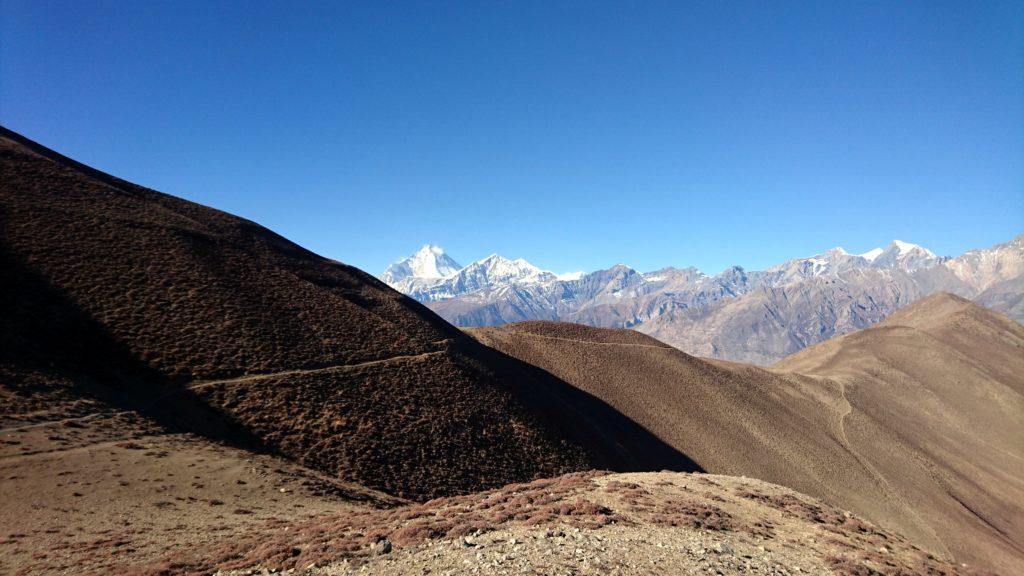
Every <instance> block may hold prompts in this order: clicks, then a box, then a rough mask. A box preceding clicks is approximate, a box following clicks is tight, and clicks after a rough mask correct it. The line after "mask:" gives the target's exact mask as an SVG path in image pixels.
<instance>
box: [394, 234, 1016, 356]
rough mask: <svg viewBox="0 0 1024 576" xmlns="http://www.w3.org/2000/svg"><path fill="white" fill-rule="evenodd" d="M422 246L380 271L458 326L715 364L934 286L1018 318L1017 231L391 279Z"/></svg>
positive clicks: (793, 344)
mask: <svg viewBox="0 0 1024 576" xmlns="http://www.w3.org/2000/svg"><path fill="white" fill-rule="evenodd" d="M426 249H427V248H426V247H425V248H424V250H426ZM433 250H435V251H436V252H432V254H434V255H435V256H438V257H444V258H445V259H447V260H446V261H450V262H454V261H452V260H451V259H450V258H448V256H447V255H445V254H444V253H443V251H441V250H440V249H437V248H433ZM422 253H423V250H421V251H420V253H417V255H414V256H413V257H411V258H409V259H407V260H404V261H402V262H399V263H397V264H394V265H392V266H391V267H390V268H389V269H388V272H385V275H384V276H383V277H382V278H383V279H384V280H385V281H386V282H388V283H389V284H390V285H391V286H393V287H394V288H396V289H398V290H400V291H402V292H404V293H406V294H408V295H410V296H412V297H414V298H416V299H417V300H419V301H421V302H424V303H426V304H427V305H428V307H430V308H432V309H433V310H434V311H435V312H437V313H438V314H440V315H441V316H442V317H444V318H445V319H446V320H448V321H450V322H452V323H453V324H456V325H458V326H467V327H473V326H493V325H501V324H507V323H510V322H520V321H525V320H560V321H567V322H578V323H582V324H587V325H591V326H597V327H609V328H632V329H635V330H638V331H640V332H643V333H645V334H650V335H652V336H654V337H656V338H658V339H660V340H662V341H664V342H667V343H669V344H672V345H673V346H676V347H678V348H680V349H682V350H684V351H686V352H689V353H692V354H697V355H700V356H706V357H711V358H720V359H725V360H734V361H743V362H755V363H761V364H768V363H771V362H774V361H776V360H779V359H781V358H783V357H785V356H787V355H789V354H792V353H793V352H796V351H798V350H800V349H802V348H804V347H806V346H809V345H811V344H815V343H818V342H822V341H824V340H827V339H829V338H831V337H833V336H836V335H841V334H846V333H848V332H851V331H853V330H858V329H861V328H865V327H867V326H871V325H872V324H874V323H876V322H878V321H880V320H881V319H883V318H885V317H886V316H888V315H889V314H891V313H892V312H894V311H896V310H898V309H899V308H901V307H902V306H905V305H906V304H909V303H910V302H913V301H914V300H917V299H918V298H921V297H923V296H927V295H929V294H933V293H935V292H938V291H946V292H951V293H954V294H957V295H960V296H963V297H965V298H970V299H973V300H975V301H976V302H978V303H980V304H983V305H985V306H988V307H990V308H992V309H994V310H997V311H1000V312H1003V313H1006V314H1007V315H1009V316H1010V317H1011V318H1014V319H1016V320H1018V321H1024V235H1021V236H1018V237H1017V238H1015V239H1013V240H1012V241H1010V242H1007V243H1005V244H999V245H997V246H993V247H991V248H988V249H984V250H971V251H970V252H967V253H965V254H963V255H961V256H958V257H956V258H950V257H944V256H936V255H935V254H934V253H932V252H931V251H929V250H928V249H926V248H923V247H921V246H918V245H916V244H910V243H907V242H902V241H900V240H895V241H893V242H892V243H891V244H889V245H888V246H887V247H885V248H876V249H874V250H871V251H869V252H866V253H864V254H849V253H847V252H846V251H845V250H843V249H842V248H833V249H832V250H829V251H827V252H825V253H823V254H818V255H815V256H811V257H809V258H798V259H794V260H789V261H787V262H784V263H782V264H779V265H777V266H773V267H771V268H768V269H766V270H758V271H748V270H745V269H743V268H742V267H739V266H734V267H732V268H728V269H726V270H724V271H722V272H721V273H719V274H717V275H715V276H707V275H706V274H704V273H702V272H700V271H699V270H697V269H695V268H664V269H661V270H656V271H653V272H646V273H643V272H639V271H637V270H634V269H633V268H630V267H629V266H626V265H623V264H618V265H615V266H613V267H611V268H609V269H607V270H598V271H596V272H591V273H589V274H584V275H582V276H579V277H572V278H570V277H565V276H561V277H560V276H559V275H557V274H555V273H553V272H548V271H544V270H541V269H539V268H537V267H535V266H533V265H531V264H529V263H528V262H526V261H525V260H522V259H518V260H508V259H505V258H502V257H501V256H497V255H491V256H488V257H487V258H485V259H483V260H480V261H478V262H474V263H472V264H470V265H468V266H466V267H465V268H462V269H459V270H451V269H450V267H449V268H448V270H449V271H448V273H447V274H442V275H438V274H430V273H428V274H420V275H415V274H414V275H409V276H405V277H403V278H402V279H399V280H398V281H394V280H392V279H391V278H393V276H394V274H393V270H405V269H411V268H413V267H414V266H413V264H414V262H415V261H417V259H418V258H420V254H422ZM428 268H429V267H428ZM429 269H430V270H431V271H432V270H433V268H429ZM437 269H440V267H438V268H437Z"/></svg>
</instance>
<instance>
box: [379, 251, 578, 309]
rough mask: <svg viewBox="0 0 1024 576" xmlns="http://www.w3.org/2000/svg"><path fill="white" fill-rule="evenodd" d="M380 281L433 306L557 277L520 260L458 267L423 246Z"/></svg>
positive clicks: (486, 261)
mask: <svg viewBox="0 0 1024 576" xmlns="http://www.w3.org/2000/svg"><path fill="white" fill-rule="evenodd" d="M580 276H582V273H580ZM381 279H382V280H384V282H386V283H388V284H389V285H390V286H391V287H393V288H395V289H396V290H398V291H400V292H404V293H405V294H408V295H410V296H412V297H413V298H416V299H417V300H420V301H422V302H436V301H439V300H446V299H449V298H454V297H457V296H463V295H466V294H471V293H473V292H478V291H482V290H491V291H495V290H500V289H503V288H508V287H512V286H526V285H531V284H539V283H544V282H555V281H557V280H558V279H559V277H558V275H557V274H555V273H554V272H549V271H547V270H541V269H540V268H538V267H536V266H534V265H533V264H530V263H529V262H527V261H526V260H524V259H522V258H517V259H515V260H510V259H508V258H505V257H503V256H499V255H497V254H491V255H490V256H488V257H486V258H483V259H482V260H477V261H476V262H472V263H470V264H468V265H466V266H459V265H458V264H457V263H456V262H455V261H454V260H452V259H451V258H450V257H449V256H448V255H446V254H445V253H444V251H443V250H441V249H440V248H438V247H436V246H430V245H426V246H424V247H423V248H421V249H420V251H419V252H417V253H416V254H414V255H413V256H410V257H409V258H406V259H405V260H402V261H401V262H398V263H396V264H392V265H391V266H389V267H388V269H387V270H385V271H384V274H382V275H381Z"/></svg>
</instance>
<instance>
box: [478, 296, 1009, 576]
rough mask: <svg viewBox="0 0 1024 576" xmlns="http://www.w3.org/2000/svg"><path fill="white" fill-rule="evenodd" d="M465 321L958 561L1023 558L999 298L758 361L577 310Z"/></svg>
mask: <svg viewBox="0 0 1024 576" xmlns="http://www.w3.org/2000/svg"><path fill="white" fill-rule="evenodd" d="M472 333H473V334H474V335H475V336H476V337H477V338H478V339H480V341H481V342H484V343H486V344H488V345H490V346H493V347H495V348H497V349H499V350H502V351H504V352H506V353H507V354H510V355H512V356H515V357H517V358H520V359H522V360H525V361H527V362H530V363H533V364H536V365H537V366H540V367H542V368H544V369H545V370H548V371H550V372H551V373H553V374H555V375H557V376H559V377H560V378H562V379H564V380H565V381H567V382H570V383H572V384H573V385H575V386H578V387H580V388H581V389H583V390H586V391H588V392H590V393H591V394H593V395H595V396H597V397H598V398H601V399H602V400H605V401H606V402H608V403H609V404H611V405H613V406H615V407H616V408H618V409H619V410H620V411H622V412H623V413H624V414H626V415H627V416H629V417H630V418H633V419H634V420H635V421H637V422H638V423H640V424H642V425H643V426H644V427H646V428H647V429H648V430H650V431H652V432H653V433H654V434H655V435H657V436H658V437H660V438H662V439H663V440H665V441H666V442H668V443H669V444H671V445H672V446H674V447H676V448H677V449H679V450H681V451H683V452H685V453H686V454H688V455H689V456H690V457H691V458H693V459H694V460H695V461H696V462H697V464H699V465H700V466H701V467H703V468H704V469H706V470H708V471H709V472H714V473H720V474H731V475H746V476H752V477H756V478H761V479H764V480H767V481H770V482H774V483H778V484H782V485H785V486H789V487H791V488H794V489H797V490H799V491H801V492H804V493H807V494H811V495H814V496H818V497H820V498H822V499H824V500H825V501H827V502H830V503H832V504H835V505H838V506H842V507H844V508H848V509H850V510H852V511H854V512H857V513H859V514H862V515H864V516H865V517H867V518H869V519H871V520H873V521H875V522H877V523H879V524H880V525H882V526H885V527H887V528H889V529H892V530H896V531H899V532H901V533H903V534H905V535H907V536H908V537H910V538H911V539H912V540H913V541H914V542H916V543H918V544H920V545H922V546H924V547H927V548H930V549H933V550H937V551H939V552H941V553H944V554H948V555H950V556H951V557H953V558H955V559H956V560H957V561H960V562H966V563H969V564H972V565H979V566H984V567H987V568H992V569H997V570H999V571H1001V572H1004V573H1007V574H1009V573H1018V572H1021V571H1022V570H1024V507H1022V504H1021V503H1022V502H1024V481H1022V478H1024V445H1022V443H1021V442H1020V439H1021V438H1024V397H1022V386H1024V328H1022V327H1021V326H1020V325H1019V324H1016V323H1014V322H1013V321H1011V320H1008V319H1006V318H1005V317H1003V316H1001V315H999V314H997V313H994V312H991V311H987V310H984V309H982V308H980V307H978V306H976V305H973V304H971V303H970V302H968V301H966V300H963V299H961V298H958V297H954V296H950V295H947V294H940V295H936V296H932V297H929V298H926V299H924V300H922V301H919V302H917V303H915V304H912V305H910V306H909V307H907V308H906V309H905V310H903V311H901V312H900V313H899V314H896V315H894V316H893V317H892V318H891V319H889V320H888V321H886V322H883V323H882V324H881V325H879V326H877V327H873V328H869V329H866V330H863V331H860V332H857V333H854V334H851V335H848V336H845V337H843V338H838V339H835V340H832V341H829V342H826V343H823V344H820V345H817V346H814V347H811V348H808V349H806V350H804V351H802V352H801V353H799V354H797V355H795V356H793V357H791V358H789V359H787V360H785V361H784V362H781V363H779V364H778V365H776V366H774V367H772V368H771V369H767V370H766V369H762V368H758V367H753V366H746V365H741V364H733V363H727V362H719V361H706V360H702V359H699V358H695V357H692V356H689V355H687V354H684V353H682V352H680V351H678V350H675V349H672V348H670V347H668V346H665V345H663V344H661V343H659V342H657V341H656V340H654V339H651V338H648V337H646V336H643V335H640V334H636V333H629V332H623V331H615V330H605V329H595V328H587V327H582V326H578V325H571V324H557V323H548V322H527V323H522V324H513V325H509V326H505V327H500V328H483V329H475V330H473V331H472Z"/></svg>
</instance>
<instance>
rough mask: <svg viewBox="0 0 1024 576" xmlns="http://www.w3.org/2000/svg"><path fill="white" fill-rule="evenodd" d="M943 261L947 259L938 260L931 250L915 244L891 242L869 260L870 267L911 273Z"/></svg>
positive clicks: (898, 241)
mask: <svg viewBox="0 0 1024 576" xmlns="http://www.w3.org/2000/svg"><path fill="white" fill-rule="evenodd" d="M877 250H879V248H875V250H873V251H872V252H871V253H875V251H877ZM944 260H948V258H946V259H943V258H939V257H938V256H936V255H935V254H933V253H932V251H931V250H928V249H927V248H924V247H921V246H918V245H917V244H910V243H909V242H903V241H901V240H893V241H892V244H889V246H887V247H886V248H885V249H884V250H881V252H877V256H875V257H874V258H872V259H871V266H873V267H875V268H881V269H899V270H903V271H904V272H913V271H914V270H920V269H922V268H928V267H931V266H935V265H936V264H939V263H941V262H942V261H944Z"/></svg>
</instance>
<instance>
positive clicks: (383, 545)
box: [373, 538, 391, 556]
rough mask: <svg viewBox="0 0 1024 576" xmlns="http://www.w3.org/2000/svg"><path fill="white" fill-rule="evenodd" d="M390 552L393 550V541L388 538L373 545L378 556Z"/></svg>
mask: <svg viewBox="0 0 1024 576" xmlns="http://www.w3.org/2000/svg"><path fill="white" fill-rule="evenodd" d="M388 552H391V541H390V540H388V539H387V538H385V539H383V540H380V541H378V542H377V543H376V544H374V545H373V553H374V554H376V555H377V556H383V555H384V554H387V553H388Z"/></svg>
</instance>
